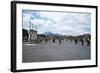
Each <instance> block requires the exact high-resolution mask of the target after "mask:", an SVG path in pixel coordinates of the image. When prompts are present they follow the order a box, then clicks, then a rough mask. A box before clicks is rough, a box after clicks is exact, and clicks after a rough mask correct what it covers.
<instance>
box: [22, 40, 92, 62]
mask: <svg viewBox="0 0 100 73" xmlns="http://www.w3.org/2000/svg"><path fill="white" fill-rule="evenodd" d="M22 56H23V62H24V63H28V62H47V61H64V60H86V59H90V58H91V47H90V46H87V45H86V42H84V45H83V46H82V45H81V42H78V44H75V41H74V40H73V41H72V42H71V41H70V40H62V41H61V44H60V43H59V40H55V43H53V42H52V40H50V41H47V42H45V41H43V42H41V43H39V44H29V43H28V42H26V43H23V52H22Z"/></svg>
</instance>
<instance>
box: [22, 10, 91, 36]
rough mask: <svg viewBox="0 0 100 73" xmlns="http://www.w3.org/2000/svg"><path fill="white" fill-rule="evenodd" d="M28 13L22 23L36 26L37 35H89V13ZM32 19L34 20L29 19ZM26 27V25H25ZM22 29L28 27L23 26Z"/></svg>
mask: <svg viewBox="0 0 100 73" xmlns="http://www.w3.org/2000/svg"><path fill="white" fill-rule="evenodd" d="M34 12H35V11H28V13H26V14H25V17H23V20H24V21H23V23H24V24H27V23H28V22H29V21H31V22H32V23H33V24H34V25H36V26H37V30H38V33H44V32H48V31H49V32H54V33H59V34H61V33H62V34H66V35H69V34H70V35H78V34H83V33H90V28H91V27H90V26H91V14H89V13H68V12H44V11H38V12H35V14H37V15H38V16H36V15H34V14H32V13H34ZM30 16H31V17H34V19H30ZM27 25H28V24H27ZM24 27H28V26H25V25H24Z"/></svg>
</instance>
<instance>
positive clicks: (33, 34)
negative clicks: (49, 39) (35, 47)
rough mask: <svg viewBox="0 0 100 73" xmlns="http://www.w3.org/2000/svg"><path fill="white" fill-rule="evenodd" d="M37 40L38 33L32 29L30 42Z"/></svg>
mask: <svg viewBox="0 0 100 73" xmlns="http://www.w3.org/2000/svg"><path fill="white" fill-rule="evenodd" d="M36 39H37V31H36V30H33V29H31V30H30V31H29V40H36Z"/></svg>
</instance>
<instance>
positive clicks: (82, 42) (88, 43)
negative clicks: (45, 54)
mask: <svg viewBox="0 0 100 73" xmlns="http://www.w3.org/2000/svg"><path fill="white" fill-rule="evenodd" d="M65 39H66V41H67V40H70V42H73V41H74V42H75V44H78V43H81V45H82V46H84V45H85V43H86V45H87V46H89V45H90V43H91V41H90V39H88V38H81V39H72V38H71V39H69V38H52V39H49V40H52V42H53V43H55V42H56V40H58V41H59V44H60V45H61V43H62V41H63V40H65ZM45 42H48V38H45Z"/></svg>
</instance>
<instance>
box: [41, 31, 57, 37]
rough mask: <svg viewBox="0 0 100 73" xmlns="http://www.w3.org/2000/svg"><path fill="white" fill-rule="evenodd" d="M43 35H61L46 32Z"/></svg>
mask: <svg viewBox="0 0 100 73" xmlns="http://www.w3.org/2000/svg"><path fill="white" fill-rule="evenodd" d="M42 34H44V35H51V36H52V35H59V34H57V33H52V32H44V33H42Z"/></svg>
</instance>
